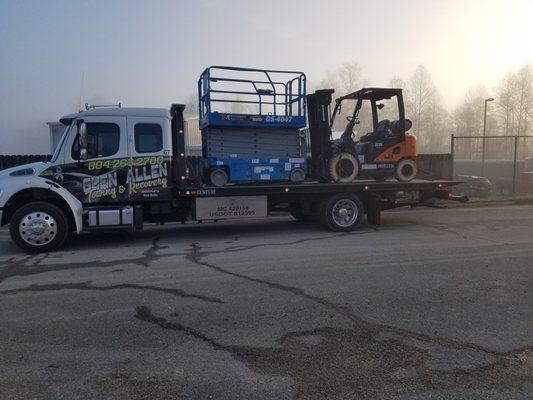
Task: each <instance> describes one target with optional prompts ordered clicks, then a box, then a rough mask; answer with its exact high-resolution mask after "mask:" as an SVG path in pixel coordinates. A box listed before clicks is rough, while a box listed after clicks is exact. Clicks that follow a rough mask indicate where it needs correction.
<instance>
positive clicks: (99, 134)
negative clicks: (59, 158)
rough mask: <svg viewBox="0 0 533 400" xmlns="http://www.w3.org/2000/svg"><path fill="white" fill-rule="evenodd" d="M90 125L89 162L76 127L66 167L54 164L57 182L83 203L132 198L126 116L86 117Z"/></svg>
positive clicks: (65, 154)
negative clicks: (81, 152) (129, 184)
mask: <svg viewBox="0 0 533 400" xmlns="http://www.w3.org/2000/svg"><path fill="white" fill-rule="evenodd" d="M83 122H85V123H86V125H87V159H86V160H80V156H79V153H80V152H79V143H78V137H77V134H76V128H75V127H73V129H72V132H71V133H70V134H69V137H68V138H67V139H66V142H65V145H64V146H63V160H64V164H62V165H61V164H59V165H54V166H53V168H54V171H53V173H54V180H55V181H56V182H57V183H58V184H60V185H61V186H63V187H65V188H66V189H67V190H69V191H70V192H71V193H72V194H73V195H74V196H76V197H77V198H78V199H79V200H80V201H81V202H82V203H84V204H90V203H96V202H98V203H108V202H109V203H114V202H118V201H124V200H127V199H128V195H129V192H128V185H127V181H128V175H129V174H128V173H129V171H130V166H131V157H130V152H129V149H128V136H127V133H128V132H127V124H126V122H127V121H126V117H115V116H113V117H107V116H84V117H83Z"/></svg>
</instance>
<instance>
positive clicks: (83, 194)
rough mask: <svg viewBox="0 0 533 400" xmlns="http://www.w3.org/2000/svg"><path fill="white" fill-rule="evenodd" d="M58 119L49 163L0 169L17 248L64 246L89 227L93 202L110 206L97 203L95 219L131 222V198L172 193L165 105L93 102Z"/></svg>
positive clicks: (0, 199)
mask: <svg viewBox="0 0 533 400" xmlns="http://www.w3.org/2000/svg"><path fill="white" fill-rule="evenodd" d="M60 121H61V122H62V123H63V124H65V126H66V127H65V132H64V133H63V136H62V138H61V140H60V142H59V144H58V146H57V149H56V151H55V152H54V155H53V156H52V159H51V160H50V161H49V162H41V163H34V164H28V165H23V166H19V167H15V168H11V169H8V170H4V171H1V172H0V225H6V224H8V223H10V224H11V227H10V230H11V235H12V237H13V239H14V240H15V242H16V243H17V244H18V245H19V246H20V247H23V248H24V249H26V250H29V251H39V252H40V251H47V250H51V249H54V248H57V247H59V246H60V245H61V244H62V243H63V241H64V240H65V238H66V236H67V235H68V233H69V232H74V231H75V232H78V233H79V232H81V231H82V230H83V229H84V227H90V221H89V218H87V217H88V216H89V215H88V214H89V212H90V211H91V205H95V206H98V208H102V207H106V209H105V210H104V209H102V210H93V211H94V212H93V214H92V215H91V216H92V220H93V222H94V224H93V225H94V226H105V225H106V224H105V222H106V221H108V222H109V221H111V222H114V221H115V220H116V222H118V223H117V224H114V223H113V224H111V225H131V224H132V222H133V221H132V212H131V211H132V203H134V202H137V201H140V200H141V201H142V200H146V199H152V200H153V199H157V200H158V201H162V200H169V199H170V196H171V192H170V190H171V184H170V183H169V174H170V168H171V167H170V165H171V146H172V138H171V117H170V113H169V111H168V110H166V109H158V108H121V107H117V108H112V107H110V108H92V109H89V110H86V111H83V112H80V113H77V114H71V115H67V116H65V117H63V118H61V120H60ZM125 203H129V205H127V206H126V205H125ZM116 205H120V207H119V208H116V207H115V208H114V207H113V206H116ZM125 209H126V211H125ZM84 210H85V212H84ZM84 214H87V215H85V218H84ZM100 219H102V221H101V222H102V223H97V222H100V221H99V220H100ZM96 220H98V221H96Z"/></svg>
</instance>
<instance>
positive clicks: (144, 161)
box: [87, 156, 165, 171]
mask: <svg viewBox="0 0 533 400" xmlns="http://www.w3.org/2000/svg"><path fill="white" fill-rule="evenodd" d="M164 161H165V159H164V157H163V156H157V157H134V158H118V159H115V160H100V161H91V162H89V163H88V165H87V168H88V169H89V170H91V171H92V170H99V169H103V168H108V169H118V168H127V167H142V166H145V165H155V164H163V162H164Z"/></svg>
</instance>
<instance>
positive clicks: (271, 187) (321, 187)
mask: <svg viewBox="0 0 533 400" xmlns="http://www.w3.org/2000/svg"><path fill="white" fill-rule="evenodd" d="M459 183H461V182H459V181H451V180H437V181H428V180H419V179H417V180H413V181H411V182H398V181H395V180H388V181H385V182H377V181H375V180H360V181H355V182H350V183H321V182H304V183H300V184H281V183H272V184H270V183H261V184H241V185H227V186H223V187H215V186H203V187H201V188H188V189H182V190H180V191H179V194H180V196H184V197H218V196H250V195H276V194H283V193H291V194H320V193H343V192H374V193H380V192H391V191H415V190H418V191H434V190H440V189H446V188H449V187H452V186H455V185H458V184H459Z"/></svg>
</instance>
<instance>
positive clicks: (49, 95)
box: [0, 0, 533, 154]
mask: <svg viewBox="0 0 533 400" xmlns="http://www.w3.org/2000/svg"><path fill="white" fill-rule="evenodd" d="M532 16H533V0H507V1H503V0H502V1H491V0H485V1H476V0H472V1H470V0H443V1H440V0H431V1H429V0H402V1H398V0H381V1H370V0H368V1H356V0H334V1H324V0H306V1H292V0H282V1H278V0H269V1H253V0H236V1H231V0H225V1H223V0H218V1H217V0H215V1H208V0H203V1H199V0H191V1H184V0H182V1H177V0H174V1H156V0H151V1H131V0H129V1H118V0H113V1H110V0H108V1H74V0H65V1H53V0H47V1H43V0H41V1H37V0H35V1H15V0H0V154H5V153H8V154H9V153H18V154H21V153H26V154H28V153H47V152H49V149H48V143H49V142H48V132H47V127H46V125H45V122H47V121H51V120H57V119H58V118H59V116H61V115H63V114H67V113H70V112H75V111H76V110H77V108H78V106H79V103H80V92H81V97H82V103H85V102H86V101H90V102H97V103H98V102H108V101H111V102H118V101H121V102H122V103H123V104H124V105H126V106H149V107H154V106H155V107H168V106H169V105H170V103H172V102H180V101H184V100H185V99H186V97H188V96H189V95H190V94H191V93H194V91H195V89H196V80H197V78H198V75H199V73H200V72H201V71H202V70H203V68H205V67H206V66H208V65H212V64H219V65H238V66H250V67H265V68H283V69H297V70H303V71H305V72H306V73H307V75H308V78H309V80H310V81H318V80H320V79H321V78H323V76H324V75H325V73H326V72H327V71H328V70H334V69H335V68H336V67H337V66H338V65H339V64H341V63H343V62H345V61H357V62H359V63H360V64H361V65H362V66H363V67H364V69H363V75H364V76H365V78H367V79H368V80H369V81H370V82H371V83H373V84H376V85H379V84H386V83H387V82H388V80H389V79H390V78H392V77H394V76H400V77H404V78H407V77H408V76H409V75H410V74H411V73H412V72H413V70H414V69H415V68H416V66H417V65H418V64H421V63H423V64H425V65H426V67H427V68H428V70H429V71H430V73H431V75H432V77H433V80H434V82H435V83H436V85H437V86H438V88H439V89H440V91H441V93H442V94H443V96H444V100H445V102H446V104H447V105H448V106H449V107H453V106H454V105H456V104H457V103H458V102H459V101H460V99H461V97H462V95H463V94H464V92H465V91H466V90H467V89H469V88H470V87H474V86H477V85H479V84H485V85H486V86H487V88H488V89H489V91H490V90H491V89H492V88H493V86H494V85H495V84H496V83H497V81H498V80H499V79H500V77H501V76H502V75H503V73H504V72H505V71H507V70H509V69H514V68H517V67H519V66H521V65H522V64H524V63H526V62H530V61H533V28H532V25H533V22H532V20H531V17H532ZM82 76H83V77H84V79H83V87H82ZM354 89H356V88H354Z"/></svg>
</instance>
